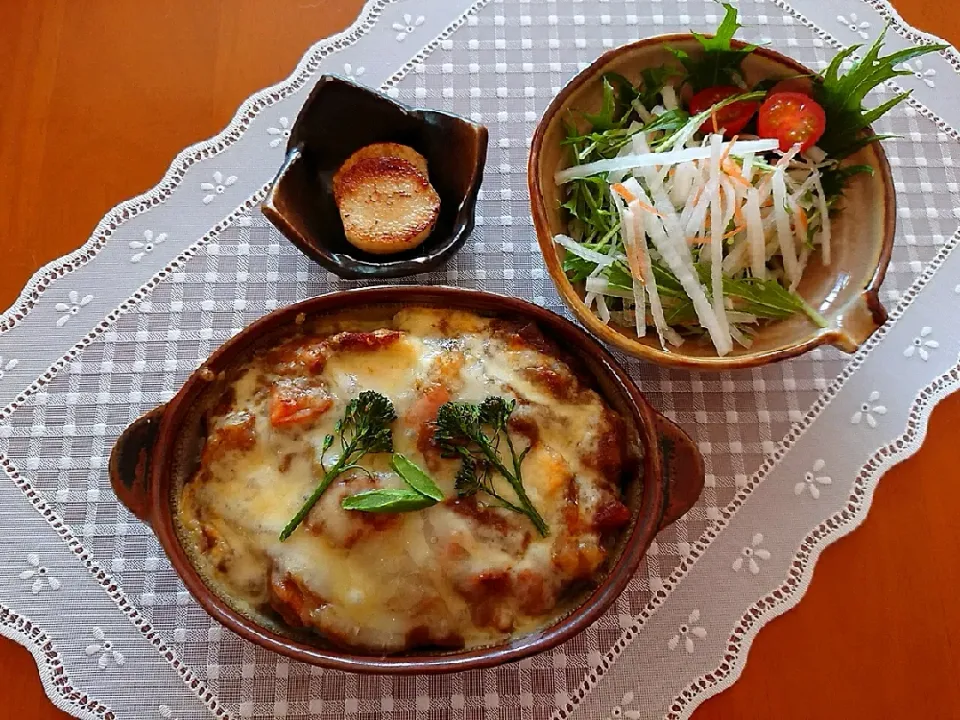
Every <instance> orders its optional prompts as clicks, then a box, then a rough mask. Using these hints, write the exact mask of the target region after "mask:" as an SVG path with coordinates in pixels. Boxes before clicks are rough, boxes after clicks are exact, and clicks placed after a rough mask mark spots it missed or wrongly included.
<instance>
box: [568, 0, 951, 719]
mask: <svg viewBox="0 0 960 720" xmlns="http://www.w3.org/2000/svg"><path fill="white" fill-rule="evenodd" d="M771 2H773V3H774V4H775V5H776V6H777V7H779V8H780V9H782V10H784V11H785V12H789V13H791V14H792V15H793V16H794V17H796V18H797V19H798V20H799V21H800V22H801V23H802V24H804V25H806V26H807V27H808V28H809V29H811V30H813V31H814V32H816V33H817V34H818V35H820V36H821V37H822V38H823V39H824V40H825V41H827V42H830V43H831V44H832V45H834V46H836V47H838V48H839V47H842V45H841V43H839V42H838V41H837V40H836V39H835V38H833V36H831V35H830V34H829V33H827V32H826V31H824V30H822V29H821V28H820V27H819V26H818V25H816V24H815V23H813V22H812V21H810V20H809V19H807V18H806V17H805V16H804V15H802V14H801V13H799V12H797V11H796V10H794V9H793V8H792V7H791V6H790V5H788V4H787V3H786V2H784V0H771ZM864 2H867V3H868V4H871V5H872V6H874V7H875V8H876V9H877V11H878V12H881V14H883V11H882V10H881V9H880V8H881V4H880V3H882V2H883V0H864ZM886 17H888V18H889V19H890V20H891V23H892V26H893V27H894V28H895V29H897V30H898V31H903V32H902V33H901V34H903V35H904V36H905V37H911V36H912V38H913V39H916V40H926V41H928V42H929V41H931V40H930V38H934V36H929V35H922V34H920V33H909V32H908V31H907V30H906V28H903V27H902V23H903V21H902V19H901V18H900V16H899V15H897V14H896V13H895V12H893V11H892V9H891V10H890V11H889V14H888V15H886ZM950 50H951V53H950V57H951V65H952V66H953V67H954V69H955V70H956V71H957V72H958V74H960V54H958V53H957V52H956V51H955V50H954V49H953V48H952V47H951V48H950ZM954 60H956V62H954ZM907 101H908V102H909V103H910V105H912V106H913V107H914V108H915V109H916V110H917V111H918V112H920V113H921V114H922V115H923V116H924V117H926V118H927V119H929V120H931V121H933V122H934V123H935V124H936V125H937V127H938V128H939V129H940V130H942V131H943V132H945V133H947V134H948V135H950V136H951V137H952V138H953V139H955V140H960V133H958V132H957V131H956V130H955V129H954V128H953V127H951V126H950V125H949V124H948V123H947V122H946V121H944V120H943V119H942V118H940V117H939V116H938V115H936V114H934V113H933V111H931V110H930V109H929V108H927V107H926V106H925V105H923V104H922V103H920V102H919V101H918V100H915V99H914V98H913V97H912V96H911V97H909V98H908V99H907ZM957 245H960V228H958V229H957V230H956V231H955V232H954V234H953V235H952V236H951V237H950V239H949V240H948V241H947V242H946V243H945V244H944V245H943V247H941V248H940V251H939V252H938V253H937V255H936V256H935V257H934V259H933V260H931V261H930V263H929V264H928V265H927V267H926V268H925V269H924V272H923V273H922V274H921V275H920V276H919V277H918V278H917V279H916V280H914V282H913V284H912V285H911V286H910V288H909V289H908V290H907V291H906V292H905V293H904V294H903V296H902V297H901V298H900V301H899V302H898V304H897V307H896V308H895V309H894V310H893V311H892V312H891V313H890V316H889V320H888V321H887V323H886V324H885V325H883V326H882V327H881V328H879V329H878V330H877V332H875V333H874V334H873V335H872V336H871V337H870V339H869V340H868V341H867V342H866V343H864V345H863V346H861V348H860V349H859V350H858V351H857V352H856V353H855V354H854V356H853V357H852V358H851V360H850V362H849V363H848V364H847V365H846V367H845V368H844V370H843V372H841V373H840V375H838V376H837V377H836V378H835V379H834V380H833V382H832V383H831V384H830V386H829V387H828V388H827V389H826V390H824V392H823V393H822V394H821V395H820V397H818V398H817V400H816V401H815V402H814V404H813V405H812V406H811V407H810V409H809V410H808V411H807V413H806V415H804V417H803V419H802V420H800V421H799V422H797V423H796V424H795V425H794V426H793V427H791V429H790V431H789V432H788V433H787V434H786V436H785V437H784V438H783V439H782V440H781V441H780V443H779V445H778V446H777V447H776V449H775V450H774V452H773V453H772V454H771V455H769V456H768V457H767V458H766V459H765V460H764V461H763V463H762V464H761V466H760V468H759V469H758V470H757V471H756V473H754V475H753V476H752V477H751V478H750V480H749V481H748V482H747V483H746V485H744V486H743V487H742V488H741V489H740V490H739V491H738V492H737V494H736V495H735V496H734V498H733V500H731V501H730V503H729V504H728V505H727V506H726V507H724V508H722V509H721V510H720V515H721V519H720V520H717V521H715V522H714V523H713V525H711V526H710V527H708V528H707V529H706V530H705V531H704V533H703V534H702V535H701V536H700V538H699V539H698V540H697V542H696V543H694V544H693V545H691V549H690V552H689V553H688V554H687V555H686V556H685V557H684V558H683V559H682V560H681V561H680V563H679V564H678V565H677V567H676V568H675V569H674V571H673V572H672V573H671V574H670V577H669V578H667V579H666V580H664V582H663V586H662V588H661V589H659V590H657V591H656V592H655V593H653V595H652V597H651V599H650V601H649V602H648V604H647V606H646V607H644V609H643V610H641V611H640V613H638V614H637V616H636V621H635V622H634V624H633V625H631V626H630V627H629V628H628V629H626V630H625V631H624V632H623V634H622V635H621V636H620V638H619V639H618V640H617V642H616V643H615V644H614V646H613V647H612V648H611V649H610V650H609V651H608V652H607V653H606V654H605V655H604V656H603V657H602V658H601V659H600V662H599V663H598V664H597V665H596V666H595V668H594V669H593V670H592V671H591V672H589V673H587V675H586V677H585V678H584V679H583V681H582V682H581V683H580V685H579V686H578V688H577V690H576V691H575V692H574V693H573V694H572V695H571V696H570V697H569V698H568V699H567V702H566V703H565V704H564V705H563V706H561V707H559V708H557V710H556V711H555V712H554V713H553V715H552V717H553V718H555V719H556V720H565V719H566V718H567V717H568V716H569V715H570V714H571V713H572V712H573V711H574V710H575V709H576V707H577V705H579V704H580V702H581V701H582V700H583V699H584V698H586V696H587V695H588V694H589V693H590V692H591V691H592V689H593V688H594V687H595V686H596V685H597V684H598V683H599V682H600V681H601V679H602V678H603V675H604V674H605V673H606V672H607V670H609V669H610V668H611V667H612V666H613V664H614V662H616V660H617V658H618V657H619V656H620V654H621V653H622V652H623V651H624V650H625V649H626V648H627V646H628V645H630V644H631V643H632V642H633V640H634V639H635V638H636V637H637V636H638V635H639V633H640V631H641V629H642V628H643V626H644V625H645V624H646V623H647V621H648V620H649V619H650V618H651V617H653V615H654V614H655V613H656V611H657V610H658V609H659V608H660V606H661V605H663V603H664V602H666V600H667V598H668V597H669V596H670V594H671V593H672V592H673V590H674V589H675V588H676V587H677V585H679V583H680V582H681V581H682V580H683V578H685V577H686V576H687V574H688V573H689V572H690V570H691V569H692V568H693V566H694V565H695V564H696V562H697V560H698V559H699V558H700V557H701V556H702V555H703V554H704V552H706V550H707V548H708V547H709V546H710V545H711V544H713V541H714V540H716V539H717V538H718V537H719V536H720V533H721V532H722V531H723V530H724V529H725V528H726V527H727V526H728V525H729V524H730V522H731V520H732V519H733V517H734V515H736V513H737V512H738V511H739V509H740V508H741V507H742V506H743V505H744V503H745V502H746V501H747V500H748V499H749V498H750V496H751V495H752V494H753V493H754V491H755V490H756V489H757V488H758V487H759V486H760V485H761V483H762V482H763V481H764V479H765V478H766V476H767V475H769V474H770V472H772V471H773V469H774V468H775V467H776V466H777V465H779V463H780V460H781V459H782V458H783V457H784V456H785V455H786V453H787V452H788V451H789V450H790V448H791V447H793V445H794V444H795V443H796V441H797V440H798V439H799V438H800V436H801V435H803V434H804V433H805V432H806V431H807V429H808V428H809V427H810V426H811V425H812V424H813V422H814V421H815V420H816V419H817V418H818V417H819V416H820V414H821V413H822V412H823V410H824V409H826V407H827V406H828V405H829V404H830V402H831V401H832V400H833V398H834V397H836V395H837V394H838V393H839V392H840V390H841V389H842V388H843V386H844V385H845V384H846V382H847V380H848V379H849V378H850V377H851V376H852V375H853V374H854V373H855V372H856V371H857V370H858V369H859V368H860V366H861V365H862V364H863V362H864V360H866V358H867V356H868V355H870V353H871V352H873V350H874V348H876V347H877V346H878V345H879V344H880V342H881V341H882V340H883V338H885V337H886V336H887V334H888V333H889V332H890V330H891V329H892V328H893V327H894V326H895V325H896V323H897V321H898V320H899V319H900V317H901V316H902V315H903V313H904V312H905V311H906V309H907V308H908V307H909V306H910V305H911V304H912V303H913V301H914V300H915V299H916V297H917V296H918V295H919V294H920V291H921V290H922V289H923V288H924V287H925V286H926V285H927V283H928V282H929V281H930V280H931V279H932V278H933V276H934V275H935V274H936V272H937V270H938V269H939V268H940V266H941V265H943V263H944V262H945V261H946V259H947V257H949V255H950V253H951V252H952V251H953V250H954V249H955V248H956V247H957ZM958 373H960V369H958V368H954V369H953V370H951V371H949V372H948V373H946V374H945V375H943V376H941V377H940V378H939V379H938V380H936V381H934V383H932V384H931V385H929V386H928V388H927V390H931V388H937V387H940V386H941V385H944V386H945V392H944V394H943V395H942V396H937V399H936V400H935V401H934V403H933V404H936V402H937V401H938V400H939V399H941V398H942V397H945V396H946V395H947V394H949V393H950V392H952V391H953V390H956V389H958V385H957V383H956V382H954V383H950V382H948V379H949V378H954V379H955V380H956V378H957V376H958ZM924 392H926V391H924ZM928 400H929V399H928ZM923 403H924V396H923V394H921V396H920V397H919V398H918V399H917V400H916V401H915V407H914V409H913V410H911V413H910V416H909V419H908V423H907V426H908V430H907V432H906V433H905V434H904V436H902V437H901V438H899V439H898V440H896V441H895V442H894V443H891V444H890V445H888V446H885V447H884V448H881V449H880V450H879V451H878V452H877V454H876V455H875V456H874V457H873V458H871V460H870V461H868V462H867V464H866V465H864V466H863V468H862V469H861V472H860V474H859V475H858V476H857V478H856V479H855V481H854V482H855V486H860V487H859V495H858V494H857V487H855V491H854V495H852V496H851V498H852V499H851V500H850V501H849V503H848V506H847V508H845V509H844V510H843V511H841V512H840V513H838V514H837V516H834V517H831V518H828V519H827V520H826V521H824V522H823V523H821V525H820V526H818V528H817V529H816V530H815V531H814V532H813V533H811V535H809V536H808V537H807V538H806V539H805V541H804V543H803V545H802V546H801V550H800V552H798V553H797V555H796V557H795V558H794V562H793V565H792V566H791V574H790V578H788V580H787V582H786V583H785V584H784V585H783V586H781V588H779V589H778V590H775V591H774V593H771V594H770V595H768V596H766V597H765V598H761V599H760V600H759V601H758V602H757V603H756V604H755V605H754V606H753V607H751V609H750V610H748V611H747V613H746V614H745V615H744V616H743V618H741V622H740V623H739V624H738V626H737V628H735V629H734V633H733V634H732V635H731V641H730V642H731V645H734V644H736V643H735V642H734V640H735V638H736V639H737V640H738V641H739V643H741V645H739V646H738V650H737V651H736V652H733V653H731V652H728V653H727V655H726V656H725V657H724V660H723V662H722V663H721V665H720V666H718V668H717V669H716V670H714V671H713V672H712V673H707V674H705V675H703V676H701V677H700V678H698V679H697V680H695V681H693V682H692V683H690V685H689V686H688V687H687V688H686V689H685V690H684V691H683V692H682V693H681V694H680V695H678V696H677V697H676V698H675V699H674V702H673V704H672V705H671V709H670V711H669V712H668V714H667V715H666V716H665V720H683V718H686V717H688V716H689V714H690V713H692V712H693V710H694V709H696V707H697V706H698V705H699V704H700V703H701V702H703V701H704V700H706V699H707V698H708V697H711V696H712V695H714V694H716V693H718V692H720V691H721V690H724V689H726V688H727V687H729V686H730V685H732V684H733V683H734V682H736V679H737V678H738V677H739V675H740V672H742V669H743V665H744V664H745V663H746V657H745V654H744V656H743V657H741V656H740V655H739V651H740V649H741V647H742V649H744V650H749V647H750V644H751V643H752V640H753V638H754V637H755V636H756V633H757V632H759V630H760V628H761V627H762V626H763V625H765V624H766V623H767V622H769V621H770V620H772V619H773V618H775V617H777V616H778V615H781V614H783V613H784V612H786V611H787V610H789V609H791V608H793V607H795V606H796V605H797V603H799V602H800V600H801V598H802V597H803V594H804V592H805V591H806V587H807V585H808V584H809V577H810V575H812V572H813V566H814V565H815V564H816V561H817V559H818V558H819V556H820V552H821V551H822V549H823V548H824V547H826V546H827V545H829V544H831V543H832V542H834V541H835V540H837V539H839V538H840V537H843V536H844V535H846V534H848V533H849V532H851V531H852V530H854V529H855V528H856V527H857V526H859V525H860V523H862V522H863V520H864V519H865V517H866V513H867V511H868V510H869V507H870V500H871V499H872V495H873V488H872V487H871V488H870V489H869V493H867V492H866V491H864V490H863V488H862V486H861V484H862V483H863V482H866V480H865V479H864V478H865V477H866V478H872V477H874V476H875V475H876V473H877V472H878V470H877V468H879V474H882V473H883V472H884V471H885V470H886V469H888V468H889V467H892V466H893V465H894V464H896V463H897V462H900V461H901V460H904V459H906V458H907V457H909V456H910V455H912V454H913V453H914V452H916V449H917V448H919V443H920V442H922V439H923V436H924V435H925V431H926V425H925V423H926V418H927V416H928V415H929V410H927V413H926V414H923V417H922V419H923V423H922V427H921V428H920V430H919V436H920V437H919V440H918V441H917V445H916V447H915V448H914V447H913V446H912V445H908V444H907V443H908V441H909V442H913V441H914V439H915V437H916V435H917V433H918V430H917V428H918V426H919V425H921V423H920V422H919V421H918V420H917V419H916V417H915V413H916V412H917V407H919V406H921V405H922V404H923ZM923 407H924V408H926V407H927V406H923ZM930 407H932V406H930ZM921 414H922V409H921ZM901 445H902V446H903V449H910V452H908V453H906V454H902V453H898V454H897V455H891V450H890V448H891V447H894V446H896V447H898V448H900V446H901ZM911 448H912V449H911ZM878 458H881V459H878ZM891 458H892V459H891ZM887 460H890V463H889V465H888V464H885V463H886V461H887ZM878 480H879V475H876V480H875V481H874V485H875V484H876V482H877V481H878ZM854 496H856V498H855V499H856V501H857V513H859V514H855V513H854V512H852V511H851V510H849V508H850V507H851V505H852V504H853V503H854ZM864 499H865V501H866V502H865V504H864ZM861 506H862V507H861ZM837 517H841V519H842V522H841V521H838V520H836V518H837ZM823 527H828V528H832V529H831V530H830V531H829V532H824V533H821V532H820V528H823ZM833 532H835V533H836V535H835V537H833V538H832V539H831V534H832V533H833ZM811 558H812V560H813V562H812V563H810V564H809V566H808V562H809V560H810V559H811ZM794 578H799V580H795V579H794ZM791 581H792V582H791ZM786 588H789V589H786ZM798 590H799V595H796V596H795V597H794V595H793V594H794V593H796V592H797V591H798ZM770 598H773V599H774V600H775V602H771V600H770ZM761 620H762V622H761ZM741 628H743V629H742V631H741V634H740V636H737V631H738V630H741ZM724 668H727V669H726V670H724ZM731 673H733V675H732V676H731ZM708 678H709V679H708ZM728 678H729V680H728ZM698 693H709V694H704V695H703V696H702V697H698ZM688 696H689V697H688ZM690 703H693V704H692V706H690V707H689V711H684V714H683V715H679V714H676V713H675V712H674V709H673V708H674V707H678V706H680V705H681V704H682V705H683V706H687V705H689V704H690Z"/></svg>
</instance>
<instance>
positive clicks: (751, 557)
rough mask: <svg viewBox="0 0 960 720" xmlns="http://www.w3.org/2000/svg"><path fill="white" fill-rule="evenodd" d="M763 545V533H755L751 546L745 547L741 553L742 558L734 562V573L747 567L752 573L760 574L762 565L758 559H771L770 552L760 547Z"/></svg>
mask: <svg viewBox="0 0 960 720" xmlns="http://www.w3.org/2000/svg"><path fill="white" fill-rule="evenodd" d="M762 544H763V533H754V534H753V537H752V538H751V539H750V544H749V545H747V546H746V547H744V548H743V550H741V551H740V557H738V558H737V559H736V560H734V561H733V571H734V572H740V570H741V568H743V566H744V565H746V566H747V568H749V570H750V572H751V573H753V574H754V575H756V574H758V573H759V572H760V563H758V562H757V559H758V558H759V559H760V560H769V559H770V551H769V550H767V549H766V548H763V547H760V546H761V545H762Z"/></svg>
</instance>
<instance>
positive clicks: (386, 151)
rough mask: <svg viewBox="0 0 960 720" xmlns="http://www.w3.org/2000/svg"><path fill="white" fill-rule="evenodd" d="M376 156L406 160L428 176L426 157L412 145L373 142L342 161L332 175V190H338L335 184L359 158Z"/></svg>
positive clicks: (338, 182)
mask: <svg viewBox="0 0 960 720" xmlns="http://www.w3.org/2000/svg"><path fill="white" fill-rule="evenodd" d="M377 157H384V158H399V159H400V160H406V161H407V162H408V163H410V164H411V165H413V166H414V167H415V168H416V169H417V172H418V173H420V174H421V175H423V176H424V177H425V178H428V177H430V176H429V174H428V173H427V159H426V158H425V157H424V156H423V155H421V154H420V153H418V152H417V151H416V150H414V149H413V148H412V147H410V146H408V145H401V144H400V143H389V142H386V143H373V145H367V146H366V147H362V148H360V149H359V150H357V151H356V152H355V153H354V154H353V155H351V156H350V157H348V158H347V159H346V160H345V161H344V163H343V165H341V166H340V169H339V170H338V171H337V174H336V175H334V177H333V189H334V192H338V191H337V186H338V185H339V184H340V179H341V178H342V177H343V176H344V174H345V173H347V172H349V171H350V168H352V167H353V166H354V165H356V164H357V163H358V162H359V161H360V160H366V159H367V158H377Z"/></svg>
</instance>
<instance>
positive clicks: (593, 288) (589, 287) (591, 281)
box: [584, 277, 633, 300]
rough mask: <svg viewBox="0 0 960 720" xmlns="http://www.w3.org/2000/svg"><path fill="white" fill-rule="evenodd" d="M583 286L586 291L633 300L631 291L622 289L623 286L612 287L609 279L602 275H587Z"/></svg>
mask: <svg viewBox="0 0 960 720" xmlns="http://www.w3.org/2000/svg"><path fill="white" fill-rule="evenodd" d="M584 287H585V288H586V291H587V292H588V293H594V294H596V295H606V296H607V297H618V298H625V299H627V300H633V293H632V292H630V291H629V290H624V289H623V288H618V287H613V286H612V285H611V284H610V281H609V280H607V279H606V278H604V277H588V278H587V279H586V281H585V282H584Z"/></svg>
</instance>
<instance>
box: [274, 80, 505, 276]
mask: <svg viewBox="0 0 960 720" xmlns="http://www.w3.org/2000/svg"><path fill="white" fill-rule="evenodd" d="M379 142H395V143H400V144H402V145H408V146H410V147H412V148H413V149H414V150H416V151H417V152H419V153H420V154H421V155H423V156H424V157H425V158H426V159H427V168H428V173H429V180H430V183H431V184H432V185H433V187H434V188H435V189H436V191H437V194H438V195H439V196H440V215H439V217H438V219H437V222H436V225H435V226H434V228H433V231H432V232H431V233H430V235H429V236H428V237H427V239H426V240H425V241H424V242H423V243H422V244H420V245H418V246H417V247H416V248H413V249H411V250H407V251H405V252H402V253H398V254H396V255H389V256H386V255H372V254H370V253H366V252H363V251H362V250H358V249H357V248H355V247H354V246H353V245H351V244H350V243H348V242H347V240H346V237H345V235H344V230H343V222H342V221H341V218H340V212H339V211H338V209H337V204H336V202H335V200H334V197H333V176H334V174H335V173H336V171H337V170H338V169H339V168H340V166H341V165H342V164H343V162H344V161H345V160H346V159H347V158H348V157H349V156H350V155H352V154H353V153H354V152H355V151H356V150H359V149H360V148H362V147H365V146H367V145H370V144H372V143H379ZM486 159H487V129H486V128H485V127H483V126H482V125H477V124H475V123H472V122H470V121H469V120H465V119H464V118H461V117H459V116H457V115H452V114H450V113H444V112H438V111H435V110H416V109H413V108H408V107H406V106H405V105H402V104H400V103H398V102H394V101H393V100H391V99H389V98H388V97H386V96H385V95H383V94H381V93H379V92H376V91H374V90H370V89H369V88H365V87H363V86H361V85H357V84H355V83H352V82H350V81H348V80H344V79H342V78H338V77H334V76H331V75H324V76H323V77H321V78H320V80H319V81H318V82H317V84H316V86H315V87H314V88H313V90H312V91H311V93H310V97H309V98H307V101H306V103H304V106H303V109H302V110H301V111H300V114H299V115H298V116H297V120H296V122H295V123H294V125H293V128H292V129H291V132H290V139H289V141H288V143H287V155H286V158H285V160H284V162H283V165H282V166H281V168H280V170H279V172H278V173H277V176H276V177H275V178H274V181H273V185H272V186H271V188H270V191H269V192H268V194H267V198H266V199H265V200H264V201H263V212H264V214H265V215H266V216H267V218H268V219H269V220H270V221H271V222H272V223H273V224H274V225H276V226H277V228H279V229H280V231H281V232H282V233H283V234H284V235H285V236H286V237H287V238H288V239H289V240H290V241H291V242H293V243H294V245H296V246H297V247H298V248H299V249H300V250H301V251H302V252H303V253H304V254H305V255H307V256H308V257H310V258H312V259H313V260H315V261H317V262H318V263H320V264H321V265H322V266H323V267H325V268H326V269H327V270H329V271H330V272H333V273H336V274H337V275H339V276H341V277H344V278H350V279H365V278H380V279H384V278H396V277H401V276H404V275H413V274H415V273H421V272H426V271H428V270H431V269H433V268H435V267H437V266H439V265H441V264H443V263H444V262H446V261H447V260H449V259H450V257H452V256H453V254H454V253H456V252H457V250H459V249H460V248H461V247H462V246H463V243H464V242H465V241H466V239H467V236H468V235H469V234H470V232H471V231H472V230H473V225H474V211H475V209H476V203H477V193H478V191H479V190H480V183H481V182H482V180H483V167H484V164H485V162H486Z"/></svg>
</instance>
